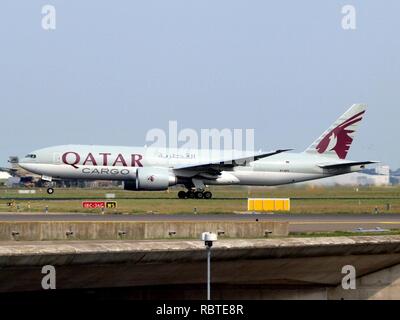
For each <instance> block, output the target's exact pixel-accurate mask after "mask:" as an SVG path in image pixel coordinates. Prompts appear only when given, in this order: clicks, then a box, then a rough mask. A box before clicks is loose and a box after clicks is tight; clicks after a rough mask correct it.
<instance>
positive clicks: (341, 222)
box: [289, 221, 400, 224]
mask: <svg viewBox="0 0 400 320" xmlns="http://www.w3.org/2000/svg"><path fill="white" fill-rule="evenodd" d="M289 223H290V224H355V223H362V224H400V221H398V222H396V221H300V222H289Z"/></svg>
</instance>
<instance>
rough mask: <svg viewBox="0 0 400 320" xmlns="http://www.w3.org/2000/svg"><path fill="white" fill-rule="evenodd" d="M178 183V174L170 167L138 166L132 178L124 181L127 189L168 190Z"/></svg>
mask: <svg viewBox="0 0 400 320" xmlns="http://www.w3.org/2000/svg"><path fill="white" fill-rule="evenodd" d="M176 183H177V178H176V176H175V175H174V174H173V173H172V172H171V171H170V169H168V168H157V167H147V168H137V169H136V174H135V176H134V177H133V179H131V180H125V181H124V189H125V190H131V191H136V190H153V191H156V190H167V189H168V187H169V186H173V185H175V184H176Z"/></svg>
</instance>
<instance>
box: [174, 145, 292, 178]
mask: <svg viewBox="0 0 400 320" xmlns="http://www.w3.org/2000/svg"><path fill="white" fill-rule="evenodd" d="M290 150H293V149H280V150H275V151H270V152H266V153H255V154H254V155H250V156H247V157H240V158H233V159H221V160H219V161H213V162H205V163H197V164H190V165H183V166H176V167H174V168H173V169H174V170H175V171H179V170H190V171H196V172H199V173H200V172H204V173H213V174H218V173H220V172H221V171H223V170H225V169H229V168H233V167H236V166H245V165H247V164H248V163H249V162H252V161H256V160H259V159H262V158H266V157H270V156H273V155H275V154H278V153H282V152H286V151H290Z"/></svg>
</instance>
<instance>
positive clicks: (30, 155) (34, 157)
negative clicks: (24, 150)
mask: <svg viewBox="0 0 400 320" xmlns="http://www.w3.org/2000/svg"><path fill="white" fill-rule="evenodd" d="M25 158H31V159H36V154H27V155H26V157H25Z"/></svg>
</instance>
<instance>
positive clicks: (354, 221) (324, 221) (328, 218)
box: [0, 213, 400, 232]
mask: <svg viewBox="0 0 400 320" xmlns="http://www.w3.org/2000/svg"><path fill="white" fill-rule="evenodd" d="M256 219H258V221H289V223H290V224H289V231H290V232H324V231H355V230H356V229H357V228H362V229H364V231H365V230H370V229H374V228H382V229H400V215H396V214H374V215H373V214H363V215H361V214H242V213H238V214H234V213H232V214H134V215H117V214H115V215H114V214H106V215H101V214H84V213H49V214H42V213H0V222H5V221H10V222H12V221H26V222H29V221H192V222H195V221H207V220H209V221H254V220H256Z"/></svg>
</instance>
